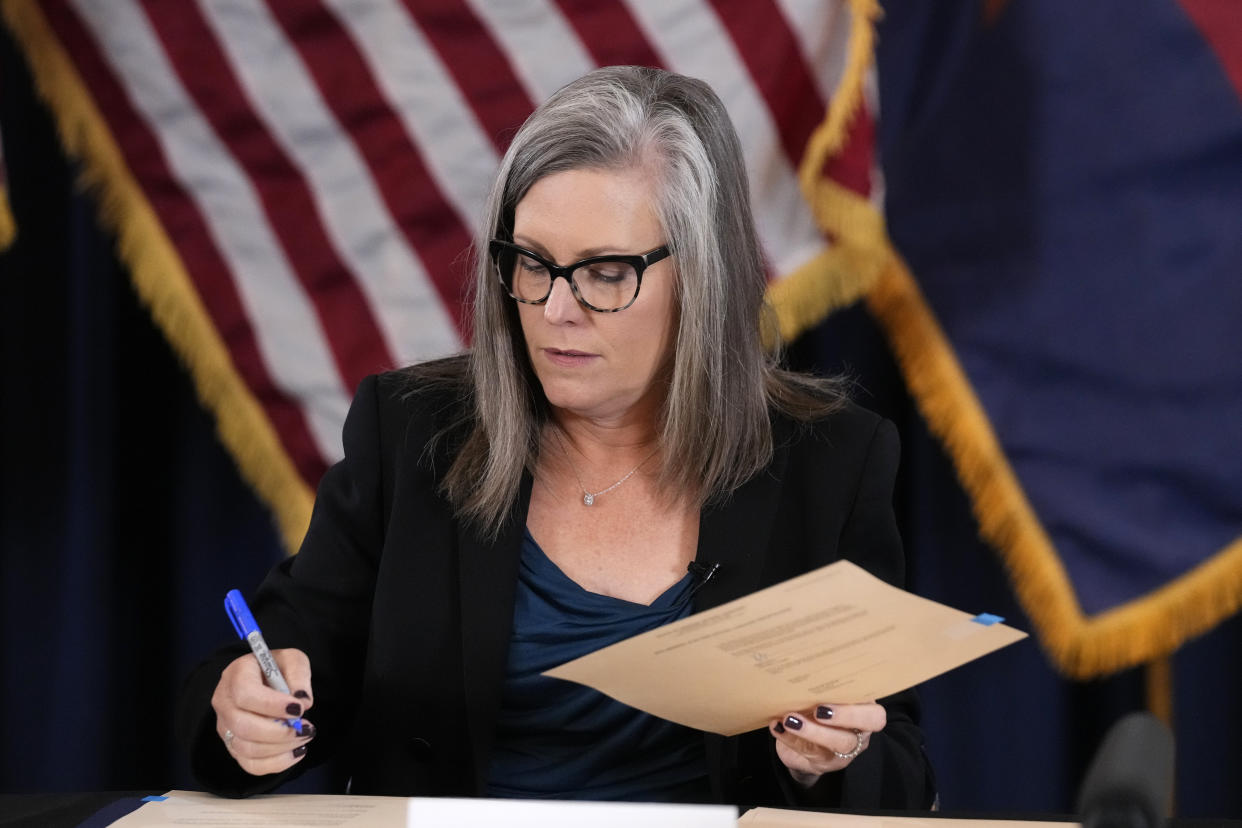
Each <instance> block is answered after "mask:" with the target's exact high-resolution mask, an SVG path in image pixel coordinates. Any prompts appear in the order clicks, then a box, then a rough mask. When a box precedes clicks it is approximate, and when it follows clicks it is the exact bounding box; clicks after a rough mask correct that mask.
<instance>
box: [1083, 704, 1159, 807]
mask: <svg viewBox="0 0 1242 828" xmlns="http://www.w3.org/2000/svg"><path fill="white" fill-rule="evenodd" d="M1172 795H1173V734H1172V733H1170V732H1169V729H1168V728H1167V727H1166V726H1165V725H1164V723H1163V722H1161V721H1160V720H1159V719H1157V718H1156V717H1155V716H1153V715H1151V714H1150V713H1131V714H1130V715H1128V716H1125V717H1123V718H1122V719H1120V720H1119V721H1118V722H1117V723H1116V724H1114V725H1113V726H1112V727H1111V728H1109V731H1108V733H1107V734H1105V736H1104V741H1103V742H1101V743H1100V747H1099V749H1098V750H1097V751H1096V753H1095V758H1094V759H1092V760H1091V766H1090V767H1089V768H1088V769H1087V776H1086V778H1085V779H1084V780H1083V783H1082V788H1081V789H1080V790H1079V793H1078V814H1079V816H1080V817H1081V818H1082V824H1083V828H1163V826H1164V823H1165V819H1166V817H1167V816H1168V813H1169V801H1170V799H1171V798H1172Z"/></svg>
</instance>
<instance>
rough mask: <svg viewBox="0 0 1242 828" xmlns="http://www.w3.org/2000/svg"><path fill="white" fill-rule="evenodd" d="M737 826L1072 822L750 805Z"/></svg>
mask: <svg viewBox="0 0 1242 828" xmlns="http://www.w3.org/2000/svg"><path fill="white" fill-rule="evenodd" d="M737 825H738V828H980V826H986V827H987V828H1038V827H1039V826H1044V828H1075V827H1076V826H1077V825H1078V823H1076V822H1027V821H1025V820H1015V819H988V820H978V819H941V818H939V817H890V816H884V817H880V816H858V815H855V814H835V813H820V812H816V811H786V810H782V809H780V808H754V809H753V810H750V811H747V812H746V813H744V814H742V817H741V818H740V819H739V820H738V821H737Z"/></svg>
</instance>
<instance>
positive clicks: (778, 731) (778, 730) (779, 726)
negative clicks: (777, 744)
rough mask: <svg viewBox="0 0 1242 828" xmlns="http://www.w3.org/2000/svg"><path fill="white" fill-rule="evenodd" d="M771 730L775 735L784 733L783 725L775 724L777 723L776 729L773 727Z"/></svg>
mask: <svg viewBox="0 0 1242 828" xmlns="http://www.w3.org/2000/svg"><path fill="white" fill-rule="evenodd" d="M772 729H773V730H775V731H776V732H777V733H784V732H785V726H784V725H783V724H781V723H780V722H777V723H776V727H774V728H772Z"/></svg>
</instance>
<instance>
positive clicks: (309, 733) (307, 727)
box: [302, 722, 315, 739]
mask: <svg viewBox="0 0 1242 828" xmlns="http://www.w3.org/2000/svg"><path fill="white" fill-rule="evenodd" d="M302 738H303V739H313V738H315V726H314V725H313V724H311V723H310V722H302Z"/></svg>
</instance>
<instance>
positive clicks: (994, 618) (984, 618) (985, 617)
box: [970, 612, 1005, 627]
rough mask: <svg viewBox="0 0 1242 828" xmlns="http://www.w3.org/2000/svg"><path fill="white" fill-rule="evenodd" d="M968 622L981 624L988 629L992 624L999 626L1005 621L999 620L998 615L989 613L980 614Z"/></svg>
mask: <svg viewBox="0 0 1242 828" xmlns="http://www.w3.org/2000/svg"><path fill="white" fill-rule="evenodd" d="M970 620H971V621H974V622H975V623H976V624H982V625H983V626H985V627H990V626H992V625H993V624H999V623H1000V622H1001V621H1004V620H1005V619H1004V618H1001V617H1000V616H999V615H993V614H992V613H990V612H981V613H979V614H978V615H976V616H975V617H974V618H972V619H970Z"/></svg>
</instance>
